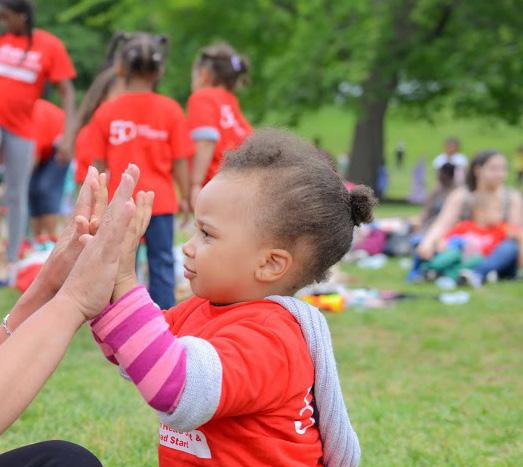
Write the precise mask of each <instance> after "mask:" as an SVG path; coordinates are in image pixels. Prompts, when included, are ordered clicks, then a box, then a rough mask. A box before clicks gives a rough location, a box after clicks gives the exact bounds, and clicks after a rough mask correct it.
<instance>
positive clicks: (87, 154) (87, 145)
mask: <svg viewBox="0 0 523 467" xmlns="http://www.w3.org/2000/svg"><path fill="white" fill-rule="evenodd" d="M74 157H75V161H76V168H75V173H74V178H75V180H76V183H78V184H81V183H83V182H84V180H85V177H86V176H87V169H88V168H89V166H90V165H91V164H92V163H93V149H92V145H91V123H88V124H87V125H85V126H83V127H82V128H81V129H80V131H79V132H78V135H76V141H75V149H74Z"/></svg>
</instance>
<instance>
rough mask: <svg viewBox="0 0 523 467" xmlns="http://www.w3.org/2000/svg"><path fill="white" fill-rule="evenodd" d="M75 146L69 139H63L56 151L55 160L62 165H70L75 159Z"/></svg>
mask: <svg viewBox="0 0 523 467" xmlns="http://www.w3.org/2000/svg"><path fill="white" fill-rule="evenodd" d="M73 155H74V144H73V141H71V140H70V139H69V138H66V137H63V138H62V141H61V142H60V144H59V145H58V148H57V149H56V154H55V159H56V161H57V162H58V163H60V164H63V165H65V164H68V163H69V162H71V160H72V159H73Z"/></svg>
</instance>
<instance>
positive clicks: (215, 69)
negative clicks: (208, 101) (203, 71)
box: [196, 42, 250, 92]
mask: <svg viewBox="0 0 523 467" xmlns="http://www.w3.org/2000/svg"><path fill="white" fill-rule="evenodd" d="M196 66H199V67H207V68H208V69H209V70H210V72H211V74H212V78H213V81H214V84H215V85H217V86H224V87H225V88H226V89H227V90H228V91H231V92H233V91H235V90H236V89H238V88H239V87H240V86H243V85H246V84H248V82H249V69H250V65H249V61H248V60H247V58H246V57H243V56H241V55H239V54H238V53H237V52H236V51H235V50H234V49H233V48H232V47H231V46H230V45H229V44H227V43H225V42H223V43H218V44H214V45H211V46H208V47H205V48H203V49H202V50H201V51H200V53H199V55H198V58H197V59H196Z"/></svg>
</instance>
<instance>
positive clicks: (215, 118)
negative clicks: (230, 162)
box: [187, 43, 252, 207]
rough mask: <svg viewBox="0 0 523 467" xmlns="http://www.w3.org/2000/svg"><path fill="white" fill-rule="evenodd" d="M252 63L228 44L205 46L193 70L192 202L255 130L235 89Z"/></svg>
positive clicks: (190, 113) (189, 110) (189, 106)
mask: <svg viewBox="0 0 523 467" xmlns="http://www.w3.org/2000/svg"><path fill="white" fill-rule="evenodd" d="M248 72H249V65H248V62H247V60H246V59H245V58H243V57H241V56H240V55H238V54H237V53H236V51H235V50H234V49H233V48H232V47H231V46H230V45H228V44H225V43H221V44H216V45H211V46H209V47H206V48H204V49H202V50H201V51H200V53H199V55H198V57H197V58H196V61H195V64H194V67H193V71H192V89H193V93H192V95H191V97H190V98H189V102H188V104H187V118H188V122H189V129H190V131H191V138H192V140H193V141H194V143H195V153H194V157H193V160H192V168H191V205H192V206H193V207H194V205H195V203H196V197H197V196H198V193H199V192H200V191H201V189H202V186H204V185H205V184H206V183H207V182H208V181H209V180H211V179H212V177H214V175H215V174H216V172H217V171H218V169H219V168H220V165H221V163H222V160H223V153H224V152H225V151H229V150H231V149H235V148H237V147H238V146H239V145H240V144H241V143H242V142H243V140H244V139H245V138H246V137H247V136H249V135H250V134H251V133H252V128H251V126H250V125H249V122H248V121H247V120H246V118H245V117H244V116H243V114H242V112H241V110H240V105H239V103H238V99H237V98H236V96H235V95H234V92H235V91H236V90H237V89H238V88H239V87H240V86H241V85H243V84H245V83H246V81H247V76H248Z"/></svg>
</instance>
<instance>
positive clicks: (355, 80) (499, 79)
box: [38, 0, 523, 186]
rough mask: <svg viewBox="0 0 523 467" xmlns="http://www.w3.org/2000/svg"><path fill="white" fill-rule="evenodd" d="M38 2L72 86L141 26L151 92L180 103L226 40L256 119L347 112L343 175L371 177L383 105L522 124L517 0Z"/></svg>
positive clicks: (522, 50)
mask: <svg viewBox="0 0 523 467" xmlns="http://www.w3.org/2000/svg"><path fill="white" fill-rule="evenodd" d="M38 7H39V11H38V20H39V24H40V25H41V26H42V27H44V28H46V29H49V30H50V31H52V32H55V33H56V34H57V35H59V36H60V37H61V38H62V39H63V40H64V41H65V42H66V44H67V46H68V48H69V50H70V51H71V54H72V56H73V59H74V61H75V64H76V66H77V68H78V71H79V80H78V86H79V87H80V88H82V87H85V86H87V84H88V83H89V81H90V80H91V79H92V77H93V75H94V74H95V73H96V70H97V68H98V67H99V65H100V63H101V62H102V59H103V55H104V49H105V47H106V44H107V42H108V40H109V38H110V37H111V35H112V33H113V32H114V31H117V30H141V31H154V32H162V33H165V34H167V35H168V36H169V37H170V54H169V61H168V68H167V72H166V76H165V78H164V79H163V80H162V83H161V90H162V91H163V92H165V93H168V94H170V95H173V96H175V97H176V98H178V99H180V100H181V101H182V102H184V101H185V99H186V98H187V97H188V94H189V92H190V89H189V84H190V79H189V78H190V70H191V65H192V62H193V60H194V57H195V55H196V52H197V50H198V49H199V48H200V47H202V46H204V45H206V44H208V43H209V42H213V41H216V40H227V41H229V42H230V43H231V44H232V45H233V46H234V47H235V48H237V50H239V51H240V53H242V54H245V55H247V56H248V57H249V59H250V61H251V63H252V83H251V85H250V86H249V87H248V88H247V89H246V90H245V91H243V92H242V101H243V106H244V108H245V109H246V111H247V113H248V114H249V115H250V116H251V117H252V118H253V119H254V120H255V121H259V120H261V119H262V118H263V117H264V115H265V114H266V113H267V112H277V113H278V114H279V115H280V116H281V117H282V118H284V119H285V121H287V122H289V123H293V122H296V121H297V120H298V119H299V117H300V115H302V114H303V112H304V111H306V110H308V109H311V108H318V107H320V106H322V105H325V104H331V103H333V102H336V103H338V104H339V105H346V106H349V107H351V108H355V109H357V110H358V111H359V113H360V119H359V121H358V125H357V127H356V134H355V136H354V138H353V141H354V144H353V147H352V150H351V153H352V160H353V164H352V167H353V169H354V167H356V168H357V169H361V170H356V171H355V172H352V177H353V178H354V179H355V181H358V182H366V183H368V184H370V185H371V186H375V183H376V167H377V166H379V165H380V164H382V163H383V124H384V123H383V122H384V119H385V115H386V111H387V108H388V106H389V105H390V104H391V103H394V104H395V105H401V106H402V107H404V108H405V109H407V110H408V111H411V112H412V113H413V114H414V115H416V116H417V117H423V118H431V116H432V115H434V112H435V111H437V110H438V109H440V108H442V107H445V108H448V107H450V108H452V109H453V110H454V111H455V112H456V113H457V114H459V115H470V114H480V115H489V116H495V117H498V118H501V119H504V120H506V121H508V122H510V123H512V124H518V123H520V121H521V108H522V104H523V61H522V60H521V57H522V56H523V40H522V39H521V38H522V37H523V35H522V34H521V31H523V15H521V14H520V3H519V2H518V1H517V0H499V1H497V2H491V1H490V0H457V1H452V0H372V1H371V0H351V1H335V0H251V1H248V2H245V1H241V0H222V1H220V2H216V1H214V0H149V1H148V2H136V1H135V0H81V1H72V0H53V2H47V1H46V2H44V1H41V2H39V3H38ZM358 128H359V129H360V132H363V133H361V135H360V138H358V134H357V132H358ZM364 129H366V130H365V131H364ZM347 130H348V131H350V129H347ZM367 130H368V131H367ZM380 134H381V140H380V137H379V135H380ZM347 139H349V138H347ZM359 140H361V141H360V142H359V143H358V141H359ZM375 140H376V141H375ZM369 141H370V142H371V143H372V141H375V144H369ZM365 144H366V146H367V147H365ZM353 169H351V171H353Z"/></svg>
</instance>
